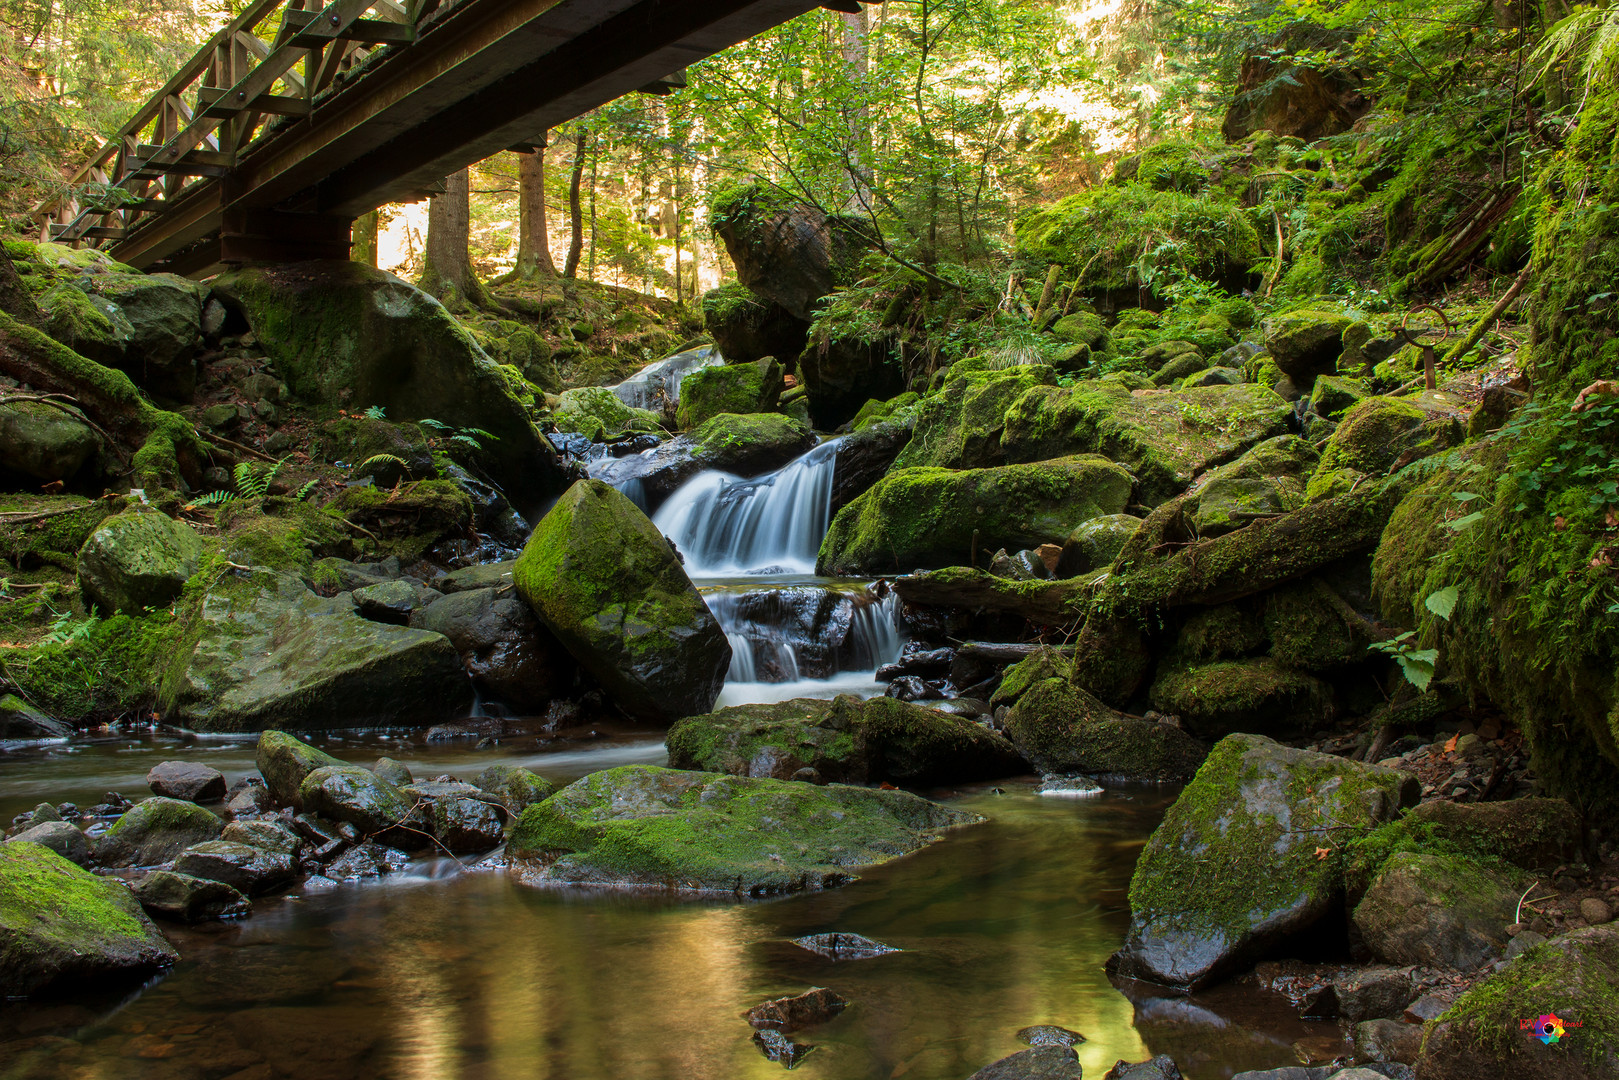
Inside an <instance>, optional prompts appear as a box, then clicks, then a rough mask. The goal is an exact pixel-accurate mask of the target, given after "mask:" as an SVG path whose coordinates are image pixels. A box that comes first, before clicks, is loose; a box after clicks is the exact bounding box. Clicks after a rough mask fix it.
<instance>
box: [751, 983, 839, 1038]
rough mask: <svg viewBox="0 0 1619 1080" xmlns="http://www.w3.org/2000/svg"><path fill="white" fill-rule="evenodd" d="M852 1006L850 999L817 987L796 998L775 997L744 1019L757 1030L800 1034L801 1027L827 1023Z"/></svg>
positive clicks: (752, 1009)
mask: <svg viewBox="0 0 1619 1080" xmlns="http://www.w3.org/2000/svg"><path fill="white" fill-rule="evenodd" d="M848 1007H849V999H848V998H845V997H844V996H843V995H841V994H839V993H837V992H836V991H835V990H828V989H826V987H824V986H817V987H815V988H813V989H810V990H806V991H805V992H804V993H802V994H799V995H797V996H796V997H780V998H772V999H771V1000H769V1001H765V1002H761V1003H759V1004H758V1005H755V1006H754V1007H753V1008H751V1009H749V1010H748V1011H747V1012H745V1013H743V1014H742V1018H743V1019H744V1020H746V1021H747V1022H748V1023H750V1024H752V1025H753V1026H754V1027H756V1028H775V1029H776V1030H778V1031H797V1030H798V1029H799V1028H807V1027H814V1026H815V1025H816V1024H824V1023H826V1022H827V1021H828V1020H830V1019H832V1018H833V1017H834V1016H836V1015H838V1013H840V1012H842V1011H843V1010H844V1009H847V1008H848Z"/></svg>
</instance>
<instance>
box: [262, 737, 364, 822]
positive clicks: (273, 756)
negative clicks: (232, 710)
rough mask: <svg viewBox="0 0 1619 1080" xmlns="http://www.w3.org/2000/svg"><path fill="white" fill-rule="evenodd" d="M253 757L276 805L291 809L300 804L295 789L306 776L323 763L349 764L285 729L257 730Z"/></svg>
mask: <svg viewBox="0 0 1619 1080" xmlns="http://www.w3.org/2000/svg"><path fill="white" fill-rule="evenodd" d="M255 760H256V763H257V765H258V767H259V773H260V775H262V776H263V777H264V783H265V786H266V787H268V788H269V790H270V797H271V798H273V799H274V800H275V801H276V803H277V805H280V806H291V807H293V808H294V809H300V808H301V807H302V804H301V803H300V802H299V800H298V789H299V787H300V786H302V784H303V782H304V778H305V777H306V776H308V775H309V774H310V773H312V772H314V771H315V770H316V769H319V768H321V767H323V766H326V765H347V764H348V762H346V761H344V760H343V759H342V758H335V757H333V756H332V755H330V754H328V753H326V752H325V751H324V750H317V749H315V748H314V747H313V746H310V745H309V744H308V743H306V742H303V741H301V740H299V739H296V738H294V737H293V736H291V735H288V734H287V733H286V732H284V731H265V732H262V733H260V735H259V743H258V753H257V755H256V758H255Z"/></svg>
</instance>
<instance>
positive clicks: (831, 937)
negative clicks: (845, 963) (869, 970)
mask: <svg viewBox="0 0 1619 1080" xmlns="http://www.w3.org/2000/svg"><path fill="white" fill-rule="evenodd" d="M793 944H794V945H797V946H798V947H799V948H801V949H808V950H809V951H810V952H812V953H815V954H816V955H818V956H824V957H826V958H827V959H828V960H870V959H871V958H872V957H874V956H883V955H886V954H888V953H895V952H900V951H901V950H899V949H896V948H894V946H892V945H884V944H883V943H882V942H880V941H873V940H872V939H871V938H869V937H862V936H861V935H859V934H839V933H831V934H811V935H809V936H808V937H801V938H794V939H793Z"/></svg>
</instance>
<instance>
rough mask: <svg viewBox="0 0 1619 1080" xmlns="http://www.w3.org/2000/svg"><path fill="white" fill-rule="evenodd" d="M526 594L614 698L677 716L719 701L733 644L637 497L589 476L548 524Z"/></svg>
mask: <svg viewBox="0 0 1619 1080" xmlns="http://www.w3.org/2000/svg"><path fill="white" fill-rule="evenodd" d="M513 576H514V578H515V579H516V581H517V589H518V592H519V593H520V594H521V595H522V597H523V599H524V600H525V601H527V602H528V604H529V606H530V607H531V608H532V609H533V610H534V613H535V614H536V615H538V616H539V618H540V621H541V622H542V623H544V624H545V625H546V626H547V627H548V628H549V629H550V630H551V632H552V633H553V634H555V635H556V636H557V638H558V640H560V641H561V642H562V644H563V645H564V646H565V647H566V648H567V649H568V651H569V652H571V653H572V654H573V655H574V658H575V659H577V660H578V661H579V663H580V665H581V666H583V667H584V668H585V669H586V670H587V671H588V672H590V674H591V675H593V676H594V677H595V679H596V681H597V682H599V683H600V684H601V685H602V687H603V689H605V690H606V691H607V693H608V694H609V696H611V697H612V699H613V701H614V702H615V703H616V704H617V705H618V706H619V707H620V708H621V709H623V710H624V711H625V712H627V713H629V714H630V715H631V716H634V717H636V718H638V719H643V720H652V721H663V722H668V721H670V720H674V719H676V718H678V717H681V716H692V715H695V714H698V713H703V712H707V711H708V710H709V709H711V708H713V705H714V699H715V698H716V697H718V696H719V692H720V688H721V687H722V686H724V684H725V673H726V671H727V670H728V669H729V667H730V663H731V646H730V643H729V642H728V641H727V640H726V638H725V632H724V631H723V630H721V629H720V625H719V623H718V622H716V621H715V619H714V616H713V615H712V614H711V613H710V612H709V610H708V607H707V605H705V604H704V603H703V598H702V597H701V596H700V595H698V593H697V590H696V588H695V587H694V586H693V585H692V583H691V579H690V578H688V577H687V576H686V573H685V571H684V570H683V569H681V566H680V563H679V561H678V560H677V559H676V557H675V554H674V552H673V551H672V550H671V549H670V547H669V544H668V542H667V541H666V540H665V539H664V538H663V535H662V534H661V533H660V532H658V530H657V528H656V527H655V526H654V525H653V524H652V522H651V521H650V520H648V519H647V517H646V515H645V514H643V513H642V512H641V511H640V510H639V509H638V508H637V507H636V506H635V504H634V503H632V502H630V500H629V499H627V498H625V497H624V495H622V494H620V493H619V492H618V491H616V490H614V489H613V488H611V487H609V486H608V485H606V484H604V483H602V482H601V481H599V480H581V481H579V482H578V483H576V484H575V485H574V486H573V487H571V488H569V489H568V491H567V493H566V494H564V495H563V496H562V498H561V499H560V500H559V501H558V502H557V504H556V506H555V507H553V508H552V509H551V511H550V513H548V514H546V515H545V517H544V518H543V519H542V520H541V521H540V523H539V525H537V526H536V527H535V529H534V534H533V536H531V537H530V538H529V542H528V546H527V547H525V548H524V549H523V555H522V557H521V558H520V559H518V562H517V567H516V569H515V570H514V572H513Z"/></svg>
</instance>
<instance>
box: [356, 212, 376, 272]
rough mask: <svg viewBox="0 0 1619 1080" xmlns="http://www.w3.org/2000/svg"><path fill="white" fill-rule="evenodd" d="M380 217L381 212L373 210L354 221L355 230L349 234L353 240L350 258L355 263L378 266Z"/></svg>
mask: <svg viewBox="0 0 1619 1080" xmlns="http://www.w3.org/2000/svg"><path fill="white" fill-rule="evenodd" d="M380 217H381V213H380V211H377V210H373V211H371V212H370V213H369V214H361V215H360V216H359V217H357V218H355V219H354V228H353V229H352V230H351V232H350V234H349V235H350V237H351V239H352V240H353V244H352V245H350V247H349V258H351V259H353V260H354V261H355V262H357V263H363V264H365V265H366V266H375V265H377V231H378V227H379V223H380Z"/></svg>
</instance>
